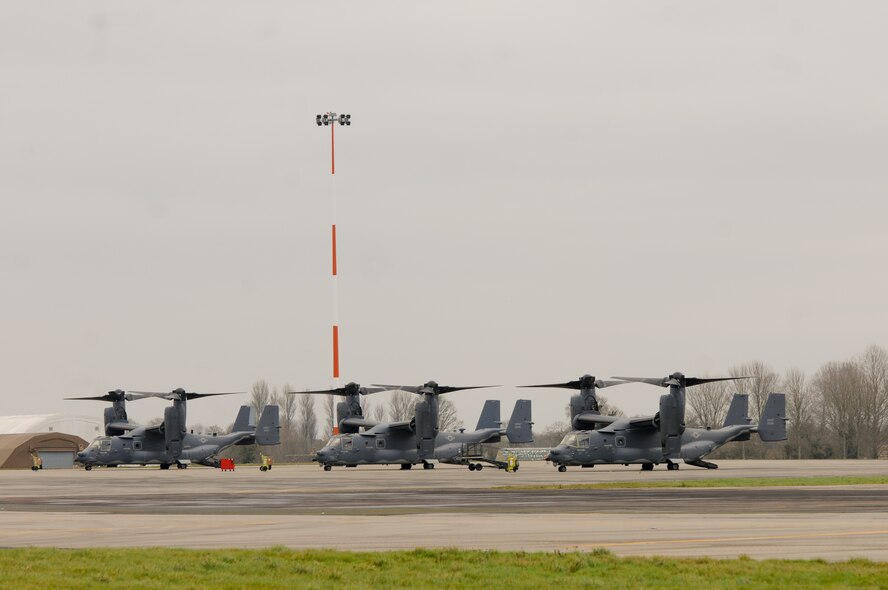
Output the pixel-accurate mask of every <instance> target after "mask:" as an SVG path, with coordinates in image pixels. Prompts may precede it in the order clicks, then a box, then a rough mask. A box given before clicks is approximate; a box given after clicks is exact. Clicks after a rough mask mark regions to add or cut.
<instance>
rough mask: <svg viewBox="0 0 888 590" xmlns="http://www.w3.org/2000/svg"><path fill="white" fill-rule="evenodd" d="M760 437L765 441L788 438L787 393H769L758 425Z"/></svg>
mask: <svg viewBox="0 0 888 590" xmlns="http://www.w3.org/2000/svg"><path fill="white" fill-rule="evenodd" d="M758 434H759V437H760V438H761V439H762V440H763V441H765V442H773V441H778V440H786V395H785V394H783V393H769V394H768V399H767V401H765V407H764V408H763V409H762V418H761V420H759V425H758Z"/></svg>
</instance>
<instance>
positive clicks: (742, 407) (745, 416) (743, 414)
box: [724, 393, 752, 427]
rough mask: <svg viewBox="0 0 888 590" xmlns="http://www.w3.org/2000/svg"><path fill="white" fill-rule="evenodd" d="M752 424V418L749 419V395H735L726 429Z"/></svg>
mask: <svg viewBox="0 0 888 590" xmlns="http://www.w3.org/2000/svg"><path fill="white" fill-rule="evenodd" d="M750 422H752V418H750V417H749V395H748V394H746V393H735V394H734V397H733V398H732V399H731V407H730V408H728V415H727V417H726V418H725V423H724V427H727V426H746V425H747V424H749V423H750Z"/></svg>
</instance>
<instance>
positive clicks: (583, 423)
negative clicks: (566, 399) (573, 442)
mask: <svg viewBox="0 0 888 590" xmlns="http://www.w3.org/2000/svg"><path fill="white" fill-rule="evenodd" d="M626 383H628V381H623V380H620V379H597V378H595V377H594V376H592V375H588V374H587V375H583V376H582V377H580V378H579V379H577V380H576V381H567V382H565V383H546V384H544V385H520V386H519V387H546V388H549V387H551V388H558V389H575V390H577V391H579V392H580V393H578V394H576V395H573V396H571V398H570V423H571V425H572V426H573V427H574V428H575V429H576V430H592V429H595V428H596V427H598V426H604V425H607V424H610V423H611V421H612V420H610V417H609V416H604V417H603V418H602V414H601V411H600V408H599V404H598V396H597V395H596V394H595V390H596V389H603V388H605V387H611V386H614V385H625V384H626Z"/></svg>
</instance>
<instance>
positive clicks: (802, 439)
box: [780, 369, 814, 459]
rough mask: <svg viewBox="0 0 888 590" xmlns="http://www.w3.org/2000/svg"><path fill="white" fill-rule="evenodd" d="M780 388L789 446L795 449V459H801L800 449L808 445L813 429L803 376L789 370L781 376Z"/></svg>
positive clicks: (796, 370)
mask: <svg viewBox="0 0 888 590" xmlns="http://www.w3.org/2000/svg"><path fill="white" fill-rule="evenodd" d="M780 387H781V388H782V389H783V391H784V393H786V417H787V418H788V419H789V433H788V436H789V440H790V445H791V446H794V447H795V449H796V458H797V459H801V458H802V448H803V447H804V446H805V445H807V444H809V437H810V436H811V433H812V431H813V427H814V404H813V403H812V395H811V389H810V387H809V386H808V383H807V380H806V378H805V374H804V373H803V372H802V371H800V370H799V369H789V370H787V371H786V373H785V374H784V375H783V381H782V382H781V384H780Z"/></svg>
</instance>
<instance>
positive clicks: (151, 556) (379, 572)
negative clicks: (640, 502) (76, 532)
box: [0, 548, 888, 590]
mask: <svg viewBox="0 0 888 590" xmlns="http://www.w3.org/2000/svg"><path fill="white" fill-rule="evenodd" d="M0 573H2V576H3V582H2V586H3V588H4V590H18V589H25V588H27V589H31V588H41V589H64V590H80V589H93V588H103V589H109V590H116V589H124V588H126V589H145V590H154V589H157V590H161V589H164V590H166V589H168V588H176V590H189V589H198V588H199V589H205V588H212V589H214V590H225V589H229V588H231V589H234V588H238V589H240V588H262V589H272V590H274V589H278V588H280V589H284V588H286V589H287V590H291V589H292V588H300V589H307V590H311V589H317V590H330V588H355V589H364V588H366V589H370V588H374V589H377V588H386V589H390V588H391V589H398V588H448V589H454V590H460V589H472V590H476V589H478V588H500V587H506V588H509V590H522V589H525V588H527V589H530V588H533V589H539V588H554V587H557V588H559V590H567V589H571V588H607V589H608V590H614V589H622V588H664V589H665V588H669V589H670V590H674V589H675V588H723V589H734V588H736V589H740V588H743V589H748V588H755V589H756V590H764V589H771V588H773V589H785V588H885V587H888V565H886V564H882V563H875V562H871V561H868V560H865V559H852V560H849V561H844V562H838V563H828V562H825V561H823V560H813V561H800V560H793V561H789V560H764V561H756V560H751V559H749V558H744V557H741V558H739V559H710V558H699V559H678V558H664V557H648V558H644V557H624V558H620V557H615V556H614V555H613V554H611V553H610V552H609V551H607V550H604V549H597V550H595V551H592V552H590V553H578V552H569V553H524V552H498V551H463V550H456V549H440V550H432V549H417V550H413V551H391V552H381V553H353V552H339V551H332V550H311V551H293V550H289V549H284V548H270V549H261V550H246V549H217V550H189V549H170V548H143V549H38V548H27V549H5V550H2V551H0Z"/></svg>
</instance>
